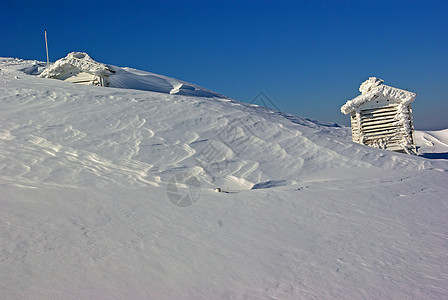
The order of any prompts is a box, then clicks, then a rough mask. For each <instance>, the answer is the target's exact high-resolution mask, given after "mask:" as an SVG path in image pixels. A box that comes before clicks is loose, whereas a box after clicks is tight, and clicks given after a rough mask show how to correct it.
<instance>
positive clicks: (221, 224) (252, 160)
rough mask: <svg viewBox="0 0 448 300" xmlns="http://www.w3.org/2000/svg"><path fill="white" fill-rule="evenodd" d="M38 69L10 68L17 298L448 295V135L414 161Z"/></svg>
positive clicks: (204, 102)
mask: <svg viewBox="0 0 448 300" xmlns="http://www.w3.org/2000/svg"><path fill="white" fill-rule="evenodd" d="M42 67H43V64H42V63H39V62H32V61H23V60H16V59H9V58H3V59H0V69H1V70H0V99H1V105H2V109H1V110H0V114H1V120H2V121H1V126H0V157H1V161H0V170H1V171H0V185H1V189H2V193H1V196H0V203H1V207H2V208H3V209H2V210H0V245H1V248H0V268H1V270H2V272H1V273H0V289H1V290H2V295H3V297H5V298H9V299H10V298H16V299H25V298H26V299H42V298H57V299H60V298H63V299H79V298H86V299H123V298H127V299H132V298H133V299H147V298H153V299H221V298H231V299H234V298H237V299H239V298H244V299H298V298H307V299H308V298H318V299H359V298H376V299H383V298H433V299H439V298H444V297H447V295H448V288H447V287H448V230H447V229H448V226H447V225H448V224H447V217H446V216H447V215H448V214H447V213H448V209H447V201H448V200H447V196H446V195H447V194H448V193H447V192H448V185H447V183H448V176H447V170H448V160H447V157H446V153H448V146H447V145H448V138H447V134H446V130H445V131H441V132H417V140H418V141H419V146H420V148H419V150H420V154H421V156H420V157H415V156H409V155H404V154H399V153H393V152H388V151H386V150H379V149H373V148H369V147H365V146H362V145H358V144H355V143H352V142H350V132H349V130H348V129H347V128H345V127H338V126H328V125H323V124H321V123H319V122H314V121H310V120H308V119H305V118H302V117H298V116H292V115H287V114H283V113H279V112H274V111H270V110H266V109H263V108H261V107H258V106H255V105H249V104H243V103H240V102H237V101H234V100H232V99H228V98H225V97H221V96H219V95H218V94H210V95H207V97H202V96H203V95H201V94H198V95H196V96H190V95H185V94H181V93H177V94H173V93H171V94H170V91H171V90H170V91H168V89H166V91H165V92H163V93H161V92H160V91H155V90H154V88H153V87H150V88H148V89H149V90H151V91H142V90H144V89H145V88H144V86H142V85H144V83H145V76H146V75H147V74H148V73H145V72H142V71H138V70H131V69H127V68H122V69H121V70H122V74H121V78H122V79H120V80H121V82H126V84H123V86H122V87H126V88H128V89H121V88H103V87H94V86H80V85H74V84H70V83H67V82H62V81H58V80H50V79H45V78H38V77H36V76H35V75H37V74H39V73H40V72H41V71H42ZM126 72H128V73H126ZM27 74H31V75H27ZM139 76H140V77H139ZM165 79H166V80H167V81H170V80H171V79H169V78H165ZM151 82H153V83H154V81H151ZM137 86H138V87H140V89H142V90H134V89H129V88H132V87H134V88H138V87H137ZM161 86H163V84H162V85H161ZM142 87H143V88H142ZM197 90H201V88H199V87H198V88H197ZM204 90H205V89H204ZM431 156H432V157H431ZM182 176H184V177H182ZM185 176H186V177H185ZM181 178H189V179H191V178H194V179H195V180H196V181H194V182H195V184H194V185H192V184H189V183H188V181H187V182H185V183H183V182H176V181H175V180H179V179H181ZM216 187H222V188H223V189H224V190H226V191H228V193H216V192H214V191H213V190H214V188H216ZM193 192H194V193H193ZM179 195H187V196H188V197H186V198H185V199H189V200H191V202H194V203H191V202H190V203H186V202H181V201H179V202H177V200H178V199H179V198H176V197H178V196H179ZM182 199H184V198H182ZM174 200H175V201H174ZM173 203H174V204H173ZM175 204H177V205H175ZM188 204H192V205H188ZM181 206H186V207H181Z"/></svg>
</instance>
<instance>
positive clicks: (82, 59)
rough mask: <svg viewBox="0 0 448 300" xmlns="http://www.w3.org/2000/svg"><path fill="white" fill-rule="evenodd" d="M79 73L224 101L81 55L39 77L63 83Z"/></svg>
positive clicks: (108, 81)
mask: <svg viewBox="0 0 448 300" xmlns="http://www.w3.org/2000/svg"><path fill="white" fill-rule="evenodd" d="M72 70H75V71H72ZM34 71H35V70H32V72H29V71H28V70H27V71H26V73H27V74H31V73H33V72H34ZM70 72H71V73H70ZM81 72H85V73H88V74H92V75H96V76H100V77H102V78H103V80H104V82H105V84H104V85H105V86H108V87H114V88H123V89H136V90H143V91H152V92H158V93H166V94H178V95H185V96H196V97H218V98H224V99H228V98H227V97H225V96H223V95H221V94H218V93H215V92H212V91H210V90H207V89H204V88H202V87H200V86H197V85H194V84H191V83H188V82H185V81H181V80H178V79H174V78H170V77H167V76H163V75H158V74H154V73H151V72H145V71H140V70H136V69H132V68H127V67H125V68H120V67H117V66H112V65H106V64H103V63H100V62H97V61H95V60H94V59H92V58H91V57H90V56H89V55H88V54H87V53H84V52H72V53H69V54H68V55H67V56H66V57H64V58H61V59H59V60H57V61H56V62H55V63H53V64H52V65H51V66H50V67H49V68H47V69H45V70H44V71H43V72H42V73H40V75H39V76H40V77H43V78H57V79H62V80H65V79H66V78H67V77H68V76H70V75H69V74H72V73H73V74H74V75H76V74H78V73H81ZM35 73H36V72H34V73H33V74H35Z"/></svg>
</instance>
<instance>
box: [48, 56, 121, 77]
mask: <svg viewBox="0 0 448 300" xmlns="http://www.w3.org/2000/svg"><path fill="white" fill-rule="evenodd" d="M72 67H75V68H78V69H79V70H80V71H82V72H86V73H90V74H94V75H99V76H104V75H110V74H112V73H115V72H114V71H113V70H112V69H111V68H110V67H108V66H107V65H105V64H102V63H99V62H97V61H95V60H93V59H92V58H91V57H90V56H89V55H88V54H87V53H84V52H71V53H69V54H68V55H67V56H66V57H64V58H61V59H59V60H57V61H56V62H55V63H54V64H52V65H51V66H50V67H49V68H48V69H45V70H44V71H43V72H42V73H41V74H40V77H45V78H54V77H57V76H58V75H59V74H61V73H63V72H65V71H66V70H67V69H69V68H72Z"/></svg>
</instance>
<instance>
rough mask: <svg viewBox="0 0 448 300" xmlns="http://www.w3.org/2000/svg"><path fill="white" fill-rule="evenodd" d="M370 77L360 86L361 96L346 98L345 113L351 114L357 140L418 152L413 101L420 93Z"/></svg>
mask: <svg viewBox="0 0 448 300" xmlns="http://www.w3.org/2000/svg"><path fill="white" fill-rule="evenodd" d="M383 82H384V81H383V80H382V79H379V78H376V77H370V78H369V79H368V80H366V81H364V82H363V83H362V84H361V86H360V87H359V91H360V92H361V95H359V96H357V97H356V98H354V99H352V100H349V101H347V103H345V104H344V105H343V106H342V107H341V112H342V113H343V114H346V115H347V114H350V120H351V129H352V140H353V142H355V143H359V144H363V145H367V146H371V147H375V148H381V149H388V150H392V151H398V152H405V153H408V154H415V153H416V148H415V137H414V125H413V118H412V108H411V103H412V102H413V101H414V100H415V97H416V96H417V94H415V93H412V92H409V91H407V90H402V89H398V88H394V87H391V86H387V85H384V84H383Z"/></svg>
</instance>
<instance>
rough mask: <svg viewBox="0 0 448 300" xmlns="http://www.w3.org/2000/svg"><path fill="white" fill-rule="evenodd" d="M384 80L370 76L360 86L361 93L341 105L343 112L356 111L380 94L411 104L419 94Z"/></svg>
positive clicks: (401, 102)
mask: <svg viewBox="0 0 448 300" xmlns="http://www.w3.org/2000/svg"><path fill="white" fill-rule="evenodd" d="M383 82H384V81H383V80H382V79H379V78H376V77H369V79H368V80H366V81H364V82H363V83H362V84H361V86H360V87H359V91H360V92H361V95H359V96H357V97H356V98H353V99H352V100H348V101H347V103H345V104H344V105H343V106H342V107H341V112H342V113H343V114H349V113H351V112H353V111H355V110H356V109H357V108H358V107H359V106H361V105H362V104H364V103H366V102H368V101H370V100H372V99H374V98H376V97H378V96H381V97H384V98H387V99H391V100H395V101H397V102H399V103H400V104H404V105H407V104H410V103H411V102H412V101H414V100H415V97H416V96H417V94H416V93H412V92H409V91H405V90H402V89H398V88H394V87H391V86H388V85H384V84H383Z"/></svg>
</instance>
